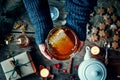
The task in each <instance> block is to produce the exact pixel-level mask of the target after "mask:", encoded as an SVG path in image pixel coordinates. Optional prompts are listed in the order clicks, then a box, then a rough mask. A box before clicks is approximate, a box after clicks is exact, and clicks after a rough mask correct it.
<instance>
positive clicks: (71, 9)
mask: <svg viewBox="0 0 120 80" xmlns="http://www.w3.org/2000/svg"><path fill="white" fill-rule="evenodd" d="M23 2H24V4H25V8H26V10H27V11H28V14H29V17H30V20H31V22H32V23H33V26H34V29H35V36H36V42H37V44H41V43H44V41H45V38H46V36H47V34H48V32H49V31H50V29H52V26H53V23H52V19H51V17H50V11H49V5H48V1H47V0H23ZM96 3H97V1H96V0H66V10H67V11H68V16H67V18H66V26H68V27H70V28H72V29H73V30H74V31H75V32H76V34H77V35H78V37H79V39H80V40H82V41H85V39H86V24H87V22H88V21H89V15H90V12H91V10H93V7H94V6H95V5H96Z"/></svg>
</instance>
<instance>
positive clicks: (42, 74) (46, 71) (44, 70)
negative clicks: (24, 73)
mask: <svg viewBox="0 0 120 80" xmlns="http://www.w3.org/2000/svg"><path fill="white" fill-rule="evenodd" d="M40 75H41V77H48V75H49V70H48V69H46V68H43V69H42V70H40Z"/></svg>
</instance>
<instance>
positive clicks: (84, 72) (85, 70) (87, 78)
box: [78, 59, 106, 80]
mask: <svg viewBox="0 0 120 80" xmlns="http://www.w3.org/2000/svg"><path fill="white" fill-rule="evenodd" d="M78 76H79V78H80V79H81V80H105V79H106V68H105V66H104V65H103V64H102V63H101V62H100V61H97V60H95V59H90V60H85V61H83V62H82V63H81V64H80V66H79V68H78Z"/></svg>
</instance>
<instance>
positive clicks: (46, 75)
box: [39, 65, 54, 80]
mask: <svg viewBox="0 0 120 80" xmlns="http://www.w3.org/2000/svg"><path fill="white" fill-rule="evenodd" d="M39 68H40V73H39V74H40V76H41V77H42V78H43V80H47V79H48V78H50V79H53V78H54V75H52V74H51V73H50V66H48V67H46V68H45V67H44V66H43V65H40V66H39Z"/></svg>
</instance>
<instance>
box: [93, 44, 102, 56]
mask: <svg viewBox="0 0 120 80" xmlns="http://www.w3.org/2000/svg"><path fill="white" fill-rule="evenodd" d="M91 53H92V54H93V55H98V54H99V53H100V49H99V47H97V46H93V47H92V48H91Z"/></svg>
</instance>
